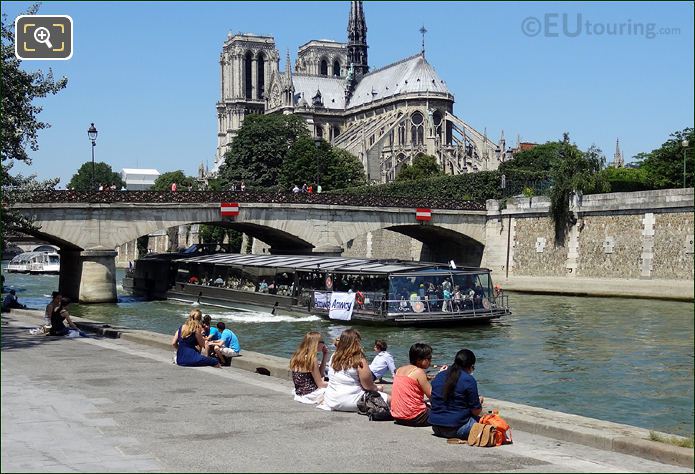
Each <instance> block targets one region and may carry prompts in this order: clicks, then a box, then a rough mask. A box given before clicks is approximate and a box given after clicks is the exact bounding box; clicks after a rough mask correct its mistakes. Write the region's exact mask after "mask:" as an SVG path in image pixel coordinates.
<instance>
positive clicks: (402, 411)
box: [391, 342, 432, 426]
mask: <svg viewBox="0 0 695 474" xmlns="http://www.w3.org/2000/svg"><path fill="white" fill-rule="evenodd" d="M408 356H409V359H410V364H408V365H404V366H403V367H399V368H398V370H397V371H396V375H395V376H394V378H393V389H392V390H391V416H393V418H394V420H395V421H396V423H397V424H399V425H405V426H430V423H429V421H428V418H429V416H430V409H429V407H428V406H427V405H426V404H425V400H424V397H427V398H430V397H431V396H432V386H431V385H430V382H429V380H428V379H427V374H426V373H425V371H426V370H427V369H428V368H429V366H430V364H431V363H432V347H430V346H429V345H428V344H422V343H419V342H418V343H416V344H413V345H412V346H410V352H409V353H408Z"/></svg>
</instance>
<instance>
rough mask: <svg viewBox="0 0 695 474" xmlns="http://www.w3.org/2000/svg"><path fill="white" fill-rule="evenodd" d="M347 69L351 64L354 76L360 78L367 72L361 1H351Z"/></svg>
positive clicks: (365, 36)
mask: <svg viewBox="0 0 695 474" xmlns="http://www.w3.org/2000/svg"><path fill="white" fill-rule="evenodd" d="M347 33H348V45H347V67H348V68H349V67H350V65H351V64H352V66H353V68H354V72H355V75H356V76H357V78H360V77H362V76H364V75H365V74H367V73H368V72H369V63H368V61H367V48H368V46H367V23H366V22H365V20H364V10H362V1H361V0H352V2H351V4H350V19H349V20H348V27H347Z"/></svg>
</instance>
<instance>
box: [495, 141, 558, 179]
mask: <svg viewBox="0 0 695 474" xmlns="http://www.w3.org/2000/svg"><path fill="white" fill-rule="evenodd" d="M562 146H563V142H561V141H557V142H547V143H543V144H541V145H536V146H534V147H533V148H531V149H530V150H525V151H521V152H519V153H517V154H516V155H514V158H513V159H511V160H509V161H505V162H503V163H500V166H499V171H500V172H501V173H510V172H513V171H534V172H540V171H550V167H551V163H552V162H553V161H554V160H555V158H556V157H557V156H558V155H559V153H560V149H561V148H562Z"/></svg>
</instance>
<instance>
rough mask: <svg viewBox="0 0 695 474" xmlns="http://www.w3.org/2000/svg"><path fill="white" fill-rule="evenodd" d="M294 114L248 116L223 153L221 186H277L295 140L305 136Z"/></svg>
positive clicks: (304, 123) (302, 121)
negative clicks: (234, 183) (243, 183)
mask: <svg viewBox="0 0 695 474" xmlns="http://www.w3.org/2000/svg"><path fill="white" fill-rule="evenodd" d="M308 136H309V131H308V130H307V127H306V122H304V119H303V118H301V117H299V116H297V115H280V114H269V115H248V116H247V117H246V118H245V119H244V123H243V124H242V126H241V128H240V129H239V132H238V134H237V136H236V137H235V138H234V140H233V141H232V146H231V148H230V150H229V152H227V153H226V154H225V163H224V165H222V167H221V168H220V174H219V177H220V179H221V180H222V182H223V185H224V186H228V185H229V184H231V183H232V182H236V181H242V180H243V181H244V182H245V184H246V185H247V186H274V185H277V184H278V177H279V174H280V169H281V167H282V164H283V163H284V161H285V159H286V158H287V154H288V152H289V150H290V149H291V148H292V145H293V144H294V143H295V141H297V139H298V138H299V137H308Z"/></svg>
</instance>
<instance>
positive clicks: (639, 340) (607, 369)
mask: <svg viewBox="0 0 695 474" xmlns="http://www.w3.org/2000/svg"><path fill="white" fill-rule="evenodd" d="M3 267H4V265H3ZM5 276H6V281H5V284H6V285H8V286H9V285H13V286H14V287H15V288H16V289H18V293H17V295H18V296H19V299H20V301H21V302H23V303H25V304H27V305H28V306H29V307H32V308H44V307H45V305H46V304H47V303H48V300H49V298H48V297H49V295H50V292H51V291H52V290H55V289H57V287H58V277H57V276H28V275H17V274H6V275H5ZM122 277H123V271H122V270H119V271H118V281H119V284H118V290H119V302H118V304H101V305H73V307H72V308H71V309H72V310H71V313H72V314H75V315H77V316H81V317H85V318H88V319H93V320H98V321H104V322H107V323H109V324H112V325H117V326H126V327H130V328H136V329H148V330H151V331H155V332H160V333H165V334H173V333H174V332H175V330H176V329H177V327H178V326H179V325H180V324H181V322H182V321H184V319H185V318H186V316H187V314H188V311H189V310H190V309H191V306H190V305H188V304H185V303H178V302H173V301H166V302H165V301H156V302H143V301H139V300H137V299H134V298H132V297H130V296H128V295H126V294H123V292H122V287H121V285H120V281H121V279H122ZM509 301H510V305H511V307H512V311H513V314H512V315H511V316H510V317H507V318H505V319H503V320H502V321H498V322H493V323H492V324H490V325H484V326H475V327H460V328H400V327H399V328H392V327H374V326H360V325H355V327H357V328H358V329H359V330H360V332H361V333H362V340H363V343H364V347H365V350H366V351H367V358H368V359H370V360H371V358H372V357H373V355H374V353H373V352H372V344H373V342H374V339H375V338H377V337H378V338H385V339H386V340H387V341H388V345H389V349H388V350H389V352H391V353H392V354H393V356H394V357H395V359H396V364H397V365H400V364H404V363H406V362H407V359H408V349H409V347H410V345H411V344H413V343H414V342H426V343H428V344H430V345H431V346H432V347H433V349H434V358H433V363H434V364H446V363H450V362H451V361H452V360H453V357H454V355H455V353H456V351H458V350H459V349H461V348H463V347H468V348H470V349H471V350H473V351H474V352H475V354H476V356H477V359H478V361H477V363H476V371H475V373H474V375H475V377H476V379H477V380H478V384H479V389H480V393H481V394H482V395H489V396H491V397H494V398H499V399H503V400H509V401H513V402H517V403H523V404H528V405H533V406H538V407H543V408H547V409H550V410H559V411H562V412H567V413H575V414H578V415H584V416H589V417H593V418H601V419H606V420H610V421H614V422H618V423H627V424H630V425H636V426H641V427H644V428H647V429H654V430H659V431H665V432H670V433H676V434H680V435H685V436H691V435H692V434H693V418H694V416H695V410H694V408H693V357H694V355H693V304H691V303H679V302H668V301H657V300H630V299H622V298H578V297H565V296H537V295H523V294H513V293H512V294H510V295H509ZM201 309H202V310H203V312H204V313H205V314H210V315H211V316H212V317H213V320H217V319H220V320H223V321H225V322H226V323H227V324H228V325H231V328H232V329H233V330H234V332H235V333H236V334H237V336H238V337H239V341H240V343H241V347H242V351H243V350H244V349H247V350H251V351H257V352H263V353H267V354H272V355H276V356H281V357H289V356H290V355H291V354H292V352H293V350H294V349H295V347H296V345H297V344H298V343H299V341H300V340H301V338H302V336H303V334H304V333H305V332H307V331H310V330H318V331H321V332H322V333H323V334H324V336H325V338H326V340H327V341H328V340H329V339H331V338H333V337H335V336H337V335H339V334H340V332H341V331H342V330H343V329H345V328H346V327H348V326H347V325H344V324H337V323H335V322H331V321H324V320H321V319H320V318H318V317H315V316H304V317H292V316H272V315H271V314H270V313H269V312H262V311H249V310H243V309H231V308H221V307H214V306H206V305H202V306H201Z"/></svg>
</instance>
